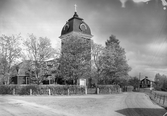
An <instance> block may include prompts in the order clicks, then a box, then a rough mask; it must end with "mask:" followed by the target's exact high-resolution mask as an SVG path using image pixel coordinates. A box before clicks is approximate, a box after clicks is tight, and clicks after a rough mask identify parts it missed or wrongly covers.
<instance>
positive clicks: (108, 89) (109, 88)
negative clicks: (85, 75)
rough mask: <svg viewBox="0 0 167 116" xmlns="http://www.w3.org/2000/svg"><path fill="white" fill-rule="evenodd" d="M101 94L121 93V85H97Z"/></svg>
mask: <svg viewBox="0 0 167 116" xmlns="http://www.w3.org/2000/svg"><path fill="white" fill-rule="evenodd" d="M97 88H99V93H100V94H109V93H119V92H120V86H119V85H97Z"/></svg>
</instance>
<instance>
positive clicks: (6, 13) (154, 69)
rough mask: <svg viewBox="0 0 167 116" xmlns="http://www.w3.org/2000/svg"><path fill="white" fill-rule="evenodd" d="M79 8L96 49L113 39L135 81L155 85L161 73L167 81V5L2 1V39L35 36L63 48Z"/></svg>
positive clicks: (117, 0)
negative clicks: (66, 28)
mask: <svg viewBox="0 0 167 116" xmlns="http://www.w3.org/2000/svg"><path fill="white" fill-rule="evenodd" d="M74 4H77V13H78V15H79V17H81V18H83V19H84V21H85V22H86V23H87V24H88V25H89V27H90V29H91V33H92V35H93V38H92V40H93V41H94V42H95V43H98V44H102V45H105V41H106V40H107V39H108V38H109V36H110V35H115V36H116V38H117V39H119V40H120V45H121V46H122V47H123V48H124V49H125V51H126V57H127V60H128V64H129V65H130V66H131V68H132V70H131V71H130V72H129V75H131V76H137V77H138V76H139V73H141V78H144V77H145V76H148V77H149V78H150V79H151V80H153V79H154V77H155V74H156V73H160V74H165V75H167V10H165V9H166V6H167V0H0V36H1V35H2V34H5V35H12V34H14V35H15V34H19V33H21V35H22V37H23V38H26V37H28V34H34V35H35V36H37V37H48V38H50V40H51V42H52V45H53V47H55V48H60V47H61V44H60V42H61V40H60V39H59V37H60V34H61V30H62V28H63V26H64V25H65V23H66V21H68V19H70V18H71V17H72V16H73V14H74Z"/></svg>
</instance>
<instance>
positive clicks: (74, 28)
mask: <svg viewBox="0 0 167 116" xmlns="http://www.w3.org/2000/svg"><path fill="white" fill-rule="evenodd" d="M92 37H93V36H92V35H91V30H90V28H89V26H88V25H87V24H86V23H85V22H84V21H83V19H82V18H80V17H79V16H78V14H77V11H76V5H75V12H74V15H73V17H72V18H70V19H69V20H68V21H67V22H66V24H65V25H64V26H63V28H62V31H61V36H60V39H61V53H62V59H63V60H62V63H61V72H62V73H63V74H62V75H63V76H64V77H65V78H68V80H69V78H70V79H72V81H73V84H77V81H78V79H80V78H85V77H87V78H89V77H90V72H91V38H92ZM81 72H82V73H81ZM86 74H87V75H86Z"/></svg>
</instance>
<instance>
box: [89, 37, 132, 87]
mask: <svg viewBox="0 0 167 116" xmlns="http://www.w3.org/2000/svg"><path fill="white" fill-rule="evenodd" d="M125 54H126V53H125V50H124V49H123V48H122V47H121V46H120V42H119V40H118V39H116V37H115V36H114V35H111V36H110V37H109V39H108V40H107V41H106V44H105V47H103V46H101V45H98V44H95V43H92V62H93V66H92V71H94V73H93V74H92V75H93V76H95V77H96V78H97V80H98V83H99V84H113V83H117V84H121V83H122V82H123V81H124V82H126V79H125V80H124V78H126V77H128V72H129V71H130V70H131V68H130V67H129V65H128V64H127V60H126V56H125ZM122 84H123V83H122Z"/></svg>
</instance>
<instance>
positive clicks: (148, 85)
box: [140, 76, 153, 88]
mask: <svg viewBox="0 0 167 116" xmlns="http://www.w3.org/2000/svg"><path fill="white" fill-rule="evenodd" d="M152 85H153V81H151V80H150V79H148V77H147V76H146V77H145V78H144V79H142V80H141V81H140V88H152Z"/></svg>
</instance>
